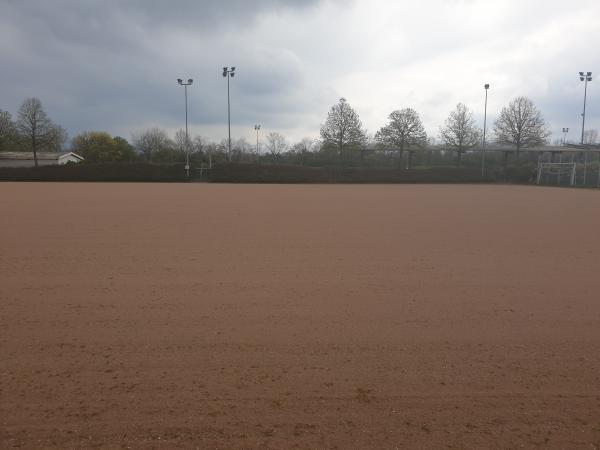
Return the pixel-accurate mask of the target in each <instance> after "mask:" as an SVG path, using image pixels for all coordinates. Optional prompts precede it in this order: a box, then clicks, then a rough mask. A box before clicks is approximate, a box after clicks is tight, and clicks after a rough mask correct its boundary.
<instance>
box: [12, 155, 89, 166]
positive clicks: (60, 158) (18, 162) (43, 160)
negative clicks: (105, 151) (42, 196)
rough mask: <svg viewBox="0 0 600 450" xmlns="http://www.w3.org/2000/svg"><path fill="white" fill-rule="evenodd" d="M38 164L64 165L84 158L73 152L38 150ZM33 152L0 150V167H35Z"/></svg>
mask: <svg viewBox="0 0 600 450" xmlns="http://www.w3.org/2000/svg"><path fill="white" fill-rule="evenodd" d="M37 160H38V166H62V165H63V164H67V163H78V162H81V161H83V160H84V158H83V156H79V155H78V154H77V153H73V152H38V153H37ZM34 165H35V162H34V160H33V152H0V167H33V166H34Z"/></svg>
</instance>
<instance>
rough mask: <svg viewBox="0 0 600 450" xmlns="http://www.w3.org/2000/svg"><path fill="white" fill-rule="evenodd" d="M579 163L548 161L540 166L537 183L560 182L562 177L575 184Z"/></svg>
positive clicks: (570, 183) (571, 184)
mask: <svg viewBox="0 0 600 450" xmlns="http://www.w3.org/2000/svg"><path fill="white" fill-rule="evenodd" d="M576 171H577V164H576V163H571V162H564V163H563V162H559V163H547V162H542V163H540V164H539V166H538V173H537V184H560V183H561V178H562V179H563V180H565V181H568V183H569V185H570V186H575V175H576Z"/></svg>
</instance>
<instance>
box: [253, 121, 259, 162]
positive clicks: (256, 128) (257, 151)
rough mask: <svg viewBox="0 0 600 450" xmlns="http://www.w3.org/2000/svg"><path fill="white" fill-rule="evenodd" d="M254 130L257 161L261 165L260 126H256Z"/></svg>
mask: <svg viewBox="0 0 600 450" xmlns="http://www.w3.org/2000/svg"><path fill="white" fill-rule="evenodd" d="M254 129H255V130H256V161H257V162H258V163H259V164H260V151H259V149H258V131H259V130H260V125H254Z"/></svg>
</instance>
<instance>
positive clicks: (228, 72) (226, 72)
mask: <svg viewBox="0 0 600 450" xmlns="http://www.w3.org/2000/svg"><path fill="white" fill-rule="evenodd" d="M234 76H235V66H234V67H231V68H229V67H223V77H226V78H227V127H228V136H229V139H228V141H227V142H228V145H227V148H228V153H227V160H229V159H230V158H231V100H230V99H231V97H230V95H229V79H230V78H232V77H234Z"/></svg>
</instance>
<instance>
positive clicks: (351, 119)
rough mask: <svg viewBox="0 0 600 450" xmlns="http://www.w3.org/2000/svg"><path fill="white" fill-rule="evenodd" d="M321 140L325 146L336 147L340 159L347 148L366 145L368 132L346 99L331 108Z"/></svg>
mask: <svg viewBox="0 0 600 450" xmlns="http://www.w3.org/2000/svg"><path fill="white" fill-rule="evenodd" d="M321 139H322V140H323V145H324V146H330V147H334V148H336V149H337V151H338V155H339V157H340V159H342V156H343V152H344V150H346V149H347V148H356V147H360V146H361V145H364V143H365V140H366V132H365V131H364V130H363V127H362V122H361V121H360V118H359V117H358V114H357V113H356V111H354V109H353V108H352V107H351V106H350V105H349V104H348V102H347V101H346V99H345V98H340V100H339V101H338V103H336V104H335V105H333V106H332V107H331V110H330V111H329V113H328V114H327V120H326V121H325V123H324V124H323V125H321Z"/></svg>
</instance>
